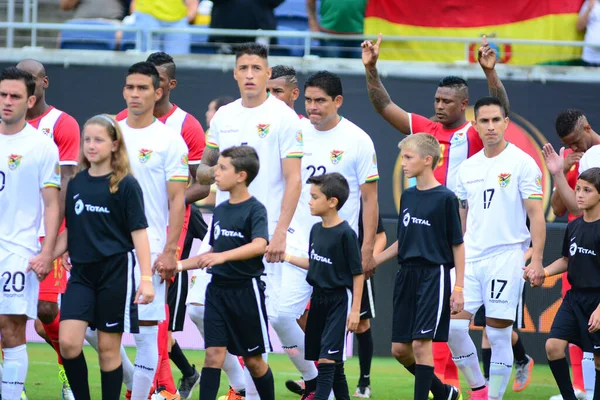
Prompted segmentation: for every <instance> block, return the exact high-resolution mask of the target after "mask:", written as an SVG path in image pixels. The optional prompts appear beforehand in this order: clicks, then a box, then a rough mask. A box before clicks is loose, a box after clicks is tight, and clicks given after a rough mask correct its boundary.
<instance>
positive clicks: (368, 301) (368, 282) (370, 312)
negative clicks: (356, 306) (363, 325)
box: [360, 279, 375, 319]
mask: <svg viewBox="0 0 600 400" xmlns="http://www.w3.org/2000/svg"><path fill="white" fill-rule="evenodd" d="M371 318H375V286H374V282H373V279H365V284H364V286H363V292H362V299H361V301H360V319H371Z"/></svg>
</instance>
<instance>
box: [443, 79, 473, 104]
mask: <svg viewBox="0 0 600 400" xmlns="http://www.w3.org/2000/svg"><path fill="white" fill-rule="evenodd" d="M438 87H447V88H451V89H454V90H456V91H457V92H458V93H460V94H461V95H462V96H463V98H464V99H468V98H469V84H468V83H467V81H465V80H464V79H463V78H459V77H458V76H454V75H450V76H447V77H445V78H442V80H441V81H440V83H438Z"/></svg>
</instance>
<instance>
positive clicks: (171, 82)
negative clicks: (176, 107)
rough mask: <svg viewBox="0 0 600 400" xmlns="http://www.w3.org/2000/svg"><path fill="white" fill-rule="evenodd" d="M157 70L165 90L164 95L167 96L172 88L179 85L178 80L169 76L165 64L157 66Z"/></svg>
mask: <svg viewBox="0 0 600 400" xmlns="http://www.w3.org/2000/svg"><path fill="white" fill-rule="evenodd" d="M156 70H157V71H158V76H159V77H160V88H161V89H162V91H163V97H166V96H167V95H168V94H169V92H170V91H171V90H173V89H175V86H177V81H176V80H175V79H171V78H169V74H168V73H167V68H165V67H164V66H162V65H160V66H158V67H156Z"/></svg>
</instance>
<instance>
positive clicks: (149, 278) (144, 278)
mask: <svg viewBox="0 0 600 400" xmlns="http://www.w3.org/2000/svg"><path fill="white" fill-rule="evenodd" d="M142 280H143V281H146V282H152V277H151V276H142Z"/></svg>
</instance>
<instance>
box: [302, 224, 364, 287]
mask: <svg viewBox="0 0 600 400" xmlns="http://www.w3.org/2000/svg"><path fill="white" fill-rule="evenodd" d="M308 257H309V267H308V274H307V275H306V280H307V282H308V283H309V284H310V285H311V286H313V287H316V288H320V289H340V288H348V289H352V286H353V279H352V278H353V277H354V275H360V274H362V272H363V270H362V263H361V254H360V249H359V247H358V238H357V237H356V232H354V229H352V227H350V225H349V224H348V222H346V221H344V222H342V223H341V224H338V225H336V226H333V227H330V228H324V227H323V224H322V223H316V224H314V225H313V227H312V229H311V231H310V247H309V255H308Z"/></svg>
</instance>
